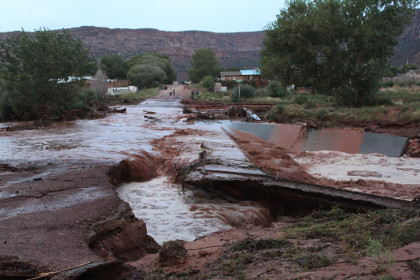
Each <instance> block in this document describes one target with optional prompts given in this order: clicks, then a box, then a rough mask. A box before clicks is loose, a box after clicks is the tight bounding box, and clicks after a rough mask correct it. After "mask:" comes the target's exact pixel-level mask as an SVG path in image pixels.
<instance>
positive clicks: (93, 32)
mask: <svg viewBox="0 0 420 280" xmlns="http://www.w3.org/2000/svg"><path fill="white" fill-rule="evenodd" d="M70 32H71V33H72V34H73V35H74V36H76V37H79V38H80V39H81V40H82V42H83V43H84V44H86V45H88V46H90V48H91V50H92V54H93V55H94V56H96V57H98V58H100V57H102V56H104V55H107V54H111V53H117V54H119V55H121V56H122V57H124V58H129V57H131V56H134V55H136V54H139V53H146V52H158V53H162V54H166V55H168V56H169V57H170V59H171V61H172V63H173V64H174V67H175V69H176V71H177V73H178V80H182V79H186V78H187V70H188V68H189V67H190V59H191V56H192V54H193V53H194V51H195V50H196V49H198V48H204V47H210V48H211V49H212V50H213V51H214V52H215V53H216V56H217V58H218V59H219V60H220V62H221V64H222V66H224V67H225V68H228V67H239V68H242V69H244V68H255V67H258V66H259V61H260V51H261V50H262V48H263V38H264V32H263V31H259V32H239V33H213V32H201V31H183V32H166V31H159V30H156V29H109V28H99V27H90V26H83V27H79V28H72V29H70ZM9 35H11V33H0V40H1V39H3V38H5V37H7V36H9ZM407 61H408V62H409V63H415V64H416V65H417V66H419V67H420V10H417V12H416V16H415V19H414V22H413V23H412V24H410V25H408V26H407V27H406V29H405V31H404V33H403V34H402V35H401V37H400V42H399V44H398V45H397V46H396V48H395V54H394V56H393V57H392V63H393V64H394V65H396V66H401V65H403V64H405V63H406V62H407Z"/></svg>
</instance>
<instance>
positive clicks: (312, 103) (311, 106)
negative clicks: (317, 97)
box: [304, 99, 316, 109]
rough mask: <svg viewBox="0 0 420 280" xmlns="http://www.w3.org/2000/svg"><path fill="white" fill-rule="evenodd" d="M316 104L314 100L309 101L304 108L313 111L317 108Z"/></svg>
mask: <svg viewBox="0 0 420 280" xmlns="http://www.w3.org/2000/svg"><path fill="white" fill-rule="evenodd" d="M315 106H316V104H315V102H314V101H313V100H312V99H309V100H308V102H306V104H305V106H304V108H305V109H312V108H315Z"/></svg>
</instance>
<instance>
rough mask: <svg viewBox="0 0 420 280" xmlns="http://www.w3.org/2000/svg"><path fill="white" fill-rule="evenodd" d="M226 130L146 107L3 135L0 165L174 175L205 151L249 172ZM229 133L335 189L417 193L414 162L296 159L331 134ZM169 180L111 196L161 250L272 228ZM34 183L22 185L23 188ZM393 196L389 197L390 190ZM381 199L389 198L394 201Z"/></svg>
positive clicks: (175, 109) (247, 206) (243, 208)
mask: <svg viewBox="0 0 420 280" xmlns="http://www.w3.org/2000/svg"><path fill="white" fill-rule="evenodd" d="M4 126H5V124H2V127H4ZM228 126H230V127H232V124H231V123H230V122H226V121H212V122H196V123H187V122H185V116H184V115H183V114H182V105H181V104H180V99H176V98H167V97H164V98H156V99H149V100H147V101H145V102H143V103H141V104H139V105H135V106H127V113H126V114H113V115H110V116H108V117H106V118H103V119H97V120H78V121H73V122H64V123H57V124H54V125H52V126H50V127H48V128H43V129H39V130H24V131H15V132H8V131H6V130H1V129H0V163H5V164H11V165H15V166H18V165H19V164H24V163H27V162H42V163H43V164H47V163H49V162H59V161H66V160H75V161H77V160H80V161H84V162H85V161H87V162H89V161H91V162H92V164H95V162H96V163H98V162H102V161H106V162H110V163H113V164H117V163H118V162H119V161H121V160H123V159H127V158H130V157H135V155H138V154H141V153H143V152H144V151H146V152H148V153H149V154H151V155H153V156H156V157H162V156H163V157H165V159H167V161H169V162H170V163H171V164H173V165H174V166H175V167H176V166H178V167H180V166H183V165H185V164H189V163H192V162H194V161H196V160H197V159H198V156H199V154H200V153H201V152H202V151H203V149H205V151H206V153H208V155H211V158H212V159H215V160H218V161H222V162H223V163H224V165H225V166H232V168H236V167H241V168H245V169H246V168H249V167H250V166H252V163H251V162H249V160H248V159H247V158H246V156H245V155H244V153H243V151H242V150H241V149H240V148H239V147H238V145H237V144H236V143H235V142H234V140H232V139H231V138H230V137H229V136H228V135H227V134H226V133H225V131H224V129H225V128H226V127H228ZM233 126H234V128H237V129H239V128H241V129H246V130H248V132H250V133H253V134H255V135H257V136H258V137H260V138H262V139H264V140H266V141H268V142H271V143H273V144H276V145H278V142H279V143H283V144H284V146H285V148H288V149H289V150H297V151H298V152H296V153H294V154H292V157H293V159H294V160H295V161H296V162H298V163H299V164H300V165H301V166H303V167H304V168H305V170H306V171H307V172H308V173H310V174H311V175H313V176H315V177H326V178H330V179H333V180H335V181H349V180H361V179H363V180H372V181H385V182H391V183H398V184H407V185H408V187H409V188H410V192H408V191H407V193H409V195H406V194H405V193H404V192H405V191H404V190H402V191H400V192H403V193H402V194H401V195H400V197H401V198H402V199H407V200H410V199H412V198H413V194H414V195H415V194H416V193H418V191H417V190H419V184H418V176H420V169H419V168H418V167H419V166H420V162H419V159H405V158H397V157H394V158H390V157H387V156H383V155H379V154H363V155H361V154H353V155H352V154H348V153H343V152H337V151H329V152H325V151H313V150H317V149H308V150H309V151H308V152H302V149H303V148H304V147H305V146H306V147H312V146H316V145H318V144H317V143H321V144H323V145H324V144H325V143H326V142H325V141H318V142H316V141H315V140H317V139H324V138H328V139H330V138H331V139H338V140H337V141H336V142H337V143H339V142H340V141H341V140H340V139H341V138H340V137H339V136H340V135H338V136H335V135H336V133H335V132H336V131H332V130H328V131H327V133H326V134H325V133H324V134H325V135H324V134H323V135H318V134H316V133H315V132H311V133H312V134H309V136H310V137H309V138H305V136H306V134H305V133H303V132H302V128H301V127H298V126H293V127H292V126H282V125H279V126H277V127H274V126H273V125H268V124H264V125H261V124H260V125H259V126H257V125H255V124H238V123H234V124H233ZM331 131H332V132H331ZM333 132H334V133H333ZM346 132H348V131H346ZM353 134H355V135H356V136H355V137H357V139H359V140H360V141H358V142H356V141H353V142H354V143H356V144H357V147H356V148H357V149H353V150H355V151H356V150H361V148H360V147H365V146H366V147H368V145H367V144H366V145H365V146H363V145H362V144H363V141H366V143H371V142H372V141H373V140H372V139H371V138H372V135H371V134H369V135H367V137H365V138H363V137H362V136H361V133H360V132H354V133H353ZM311 135H312V136H311ZM331 135H333V136H334V137H335V138H334V137H332V136H331ZM375 137H376V136H375ZM293 139H306V140H305V141H307V142H305V143H304V144H305V145H303V144H302V145H301V142H302V143H303V141H301V142H299V141H297V142H296V141H295V142H296V143H298V145H294V144H292V142H293V141H292V140H293ZM307 139H309V140H310V141H308V140H307ZM313 139H315V140H313ZM363 139H365V140H363ZM368 140H369V141H368ZM374 140H375V139H374ZM293 143H294V142H293ZM308 143H309V144H308ZM392 143H393V142H392ZM287 145H288V146H287ZM310 145H312V146H310ZM399 145H400V146H401V145H402V144H401V143H399ZM394 146H395V145H394ZM387 147H388V146H387ZM387 149H388V148H387ZM258 152H260V151H258ZM267 157H269V155H267ZM162 164H163V163H162ZM50 172H54V170H52V171H50ZM2 174H4V173H0V190H1V176H2ZM169 176H170V175H168V174H159V176H158V177H157V178H155V179H153V180H150V181H148V182H143V183H129V184H124V185H122V186H120V187H119V188H118V189H117V192H118V195H119V196H120V198H121V199H122V200H124V201H126V202H127V203H128V204H129V205H130V206H131V208H132V209H133V212H134V214H135V215H136V216H137V217H138V218H139V219H143V220H144V221H145V222H146V225H147V228H148V234H149V235H151V236H152V237H153V238H155V240H156V241H158V242H159V243H162V242H165V241H167V240H173V239H183V240H187V241H191V240H194V239H196V238H199V237H201V236H204V235H207V234H209V233H212V232H215V231H219V230H223V229H228V228H230V227H232V226H236V225H243V224H254V225H263V224H267V223H268V222H269V220H270V215H269V214H268V210H267V209H266V207H265V206H264V205H262V204H259V203H256V202H253V201H238V200H235V199H232V198H230V197H228V196H226V195H223V194H220V193H216V192H210V191H208V190H203V189H193V190H192V189H185V190H182V189H181V187H180V186H179V185H177V184H174V183H172V182H171V180H170V179H169V178H170V177H169ZM33 179H34V178H33V177H28V178H24V179H23V180H28V181H30V180H33ZM296 180H299V178H297V179H296ZM8 184H13V182H8ZM399 188H400V187H399ZM358 191H360V190H358ZM362 191H363V190H362ZM391 191H392V192H394V189H392V190H391ZM5 195H6V194H5ZM7 195H8V194H7ZM387 195H388V196H391V197H392V196H393V195H394V193H387ZM28 209H29V208H28ZM28 209H27V208H22V209H20V210H19V209H18V210H19V211H20V212H19V211H18V212H16V213H15V214H16V215H18V214H19V213H21V212H22V213H26V212H28V211H30V209H29V210H28ZM0 218H1V217H0ZM6 218H7V217H6Z"/></svg>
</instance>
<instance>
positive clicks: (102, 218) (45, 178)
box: [0, 160, 160, 279]
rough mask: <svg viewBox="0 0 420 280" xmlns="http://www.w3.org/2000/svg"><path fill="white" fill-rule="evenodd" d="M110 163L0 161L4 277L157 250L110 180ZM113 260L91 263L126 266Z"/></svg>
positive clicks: (124, 258)
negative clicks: (3, 162)
mask: <svg viewBox="0 0 420 280" xmlns="http://www.w3.org/2000/svg"><path fill="white" fill-rule="evenodd" d="M112 165H113V163H112V162H93V161H59V160H56V161H51V162H30V163H25V164H21V165H18V166H13V165H11V164H2V165H1V168H0V175H1V176H0V180H1V184H2V187H1V189H0V200H1V204H2V209H1V210H0V220H1V227H0V240H1V250H0V252H1V255H2V258H1V261H0V279H26V278H29V277H35V276H37V275H38V273H39V272H49V271H57V270H61V269H65V268H68V267H73V266H75V265H78V264H83V263H86V262H94V263H100V262H103V261H107V260H122V261H131V260H136V259H138V258H140V257H142V256H144V255H146V254H149V253H155V252H157V251H158V250H159V248H160V246H159V245H158V244H157V243H156V242H155V241H154V240H153V239H152V238H151V237H150V236H148V235H147V230H146V225H145V224H144V222H143V221H142V220H139V219H137V218H136V217H134V215H133V213H132V212H131V209H130V207H129V206H128V204H127V203H125V202H123V201H121V200H120V198H119V197H118V195H117V193H116V191H115V187H114V186H113V185H112V184H111V183H110V182H109V180H108V176H107V175H106V173H107V172H108V171H109V169H110V167H111V166H112ZM114 179H115V180H120V181H121V180H122V179H123V178H116V177H114ZM109 265H111V264H109ZM109 265H103V266H98V267H96V266H95V267H94V268H92V269H93V270H98V269H102V271H108V272H107V273H111V271H112V270H115V269H121V266H120V265H115V263H114V264H112V265H111V266H109ZM112 267H113V268H112ZM121 275H122V274H121ZM14 277H15V278H14ZM19 277H21V278H19ZM63 279H67V278H63ZM68 279H73V278H68ZM115 279H118V278H115Z"/></svg>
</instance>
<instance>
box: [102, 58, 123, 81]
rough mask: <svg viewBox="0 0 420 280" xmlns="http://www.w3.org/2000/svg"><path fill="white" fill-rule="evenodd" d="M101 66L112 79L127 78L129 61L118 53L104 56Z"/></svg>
mask: <svg viewBox="0 0 420 280" xmlns="http://www.w3.org/2000/svg"><path fill="white" fill-rule="evenodd" d="M101 68H102V70H103V71H104V72H105V73H106V75H107V76H108V78H110V79H126V78H127V72H128V63H127V62H126V61H124V59H123V58H122V57H121V56H120V55H118V54H110V55H106V56H104V57H102V59H101Z"/></svg>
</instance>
